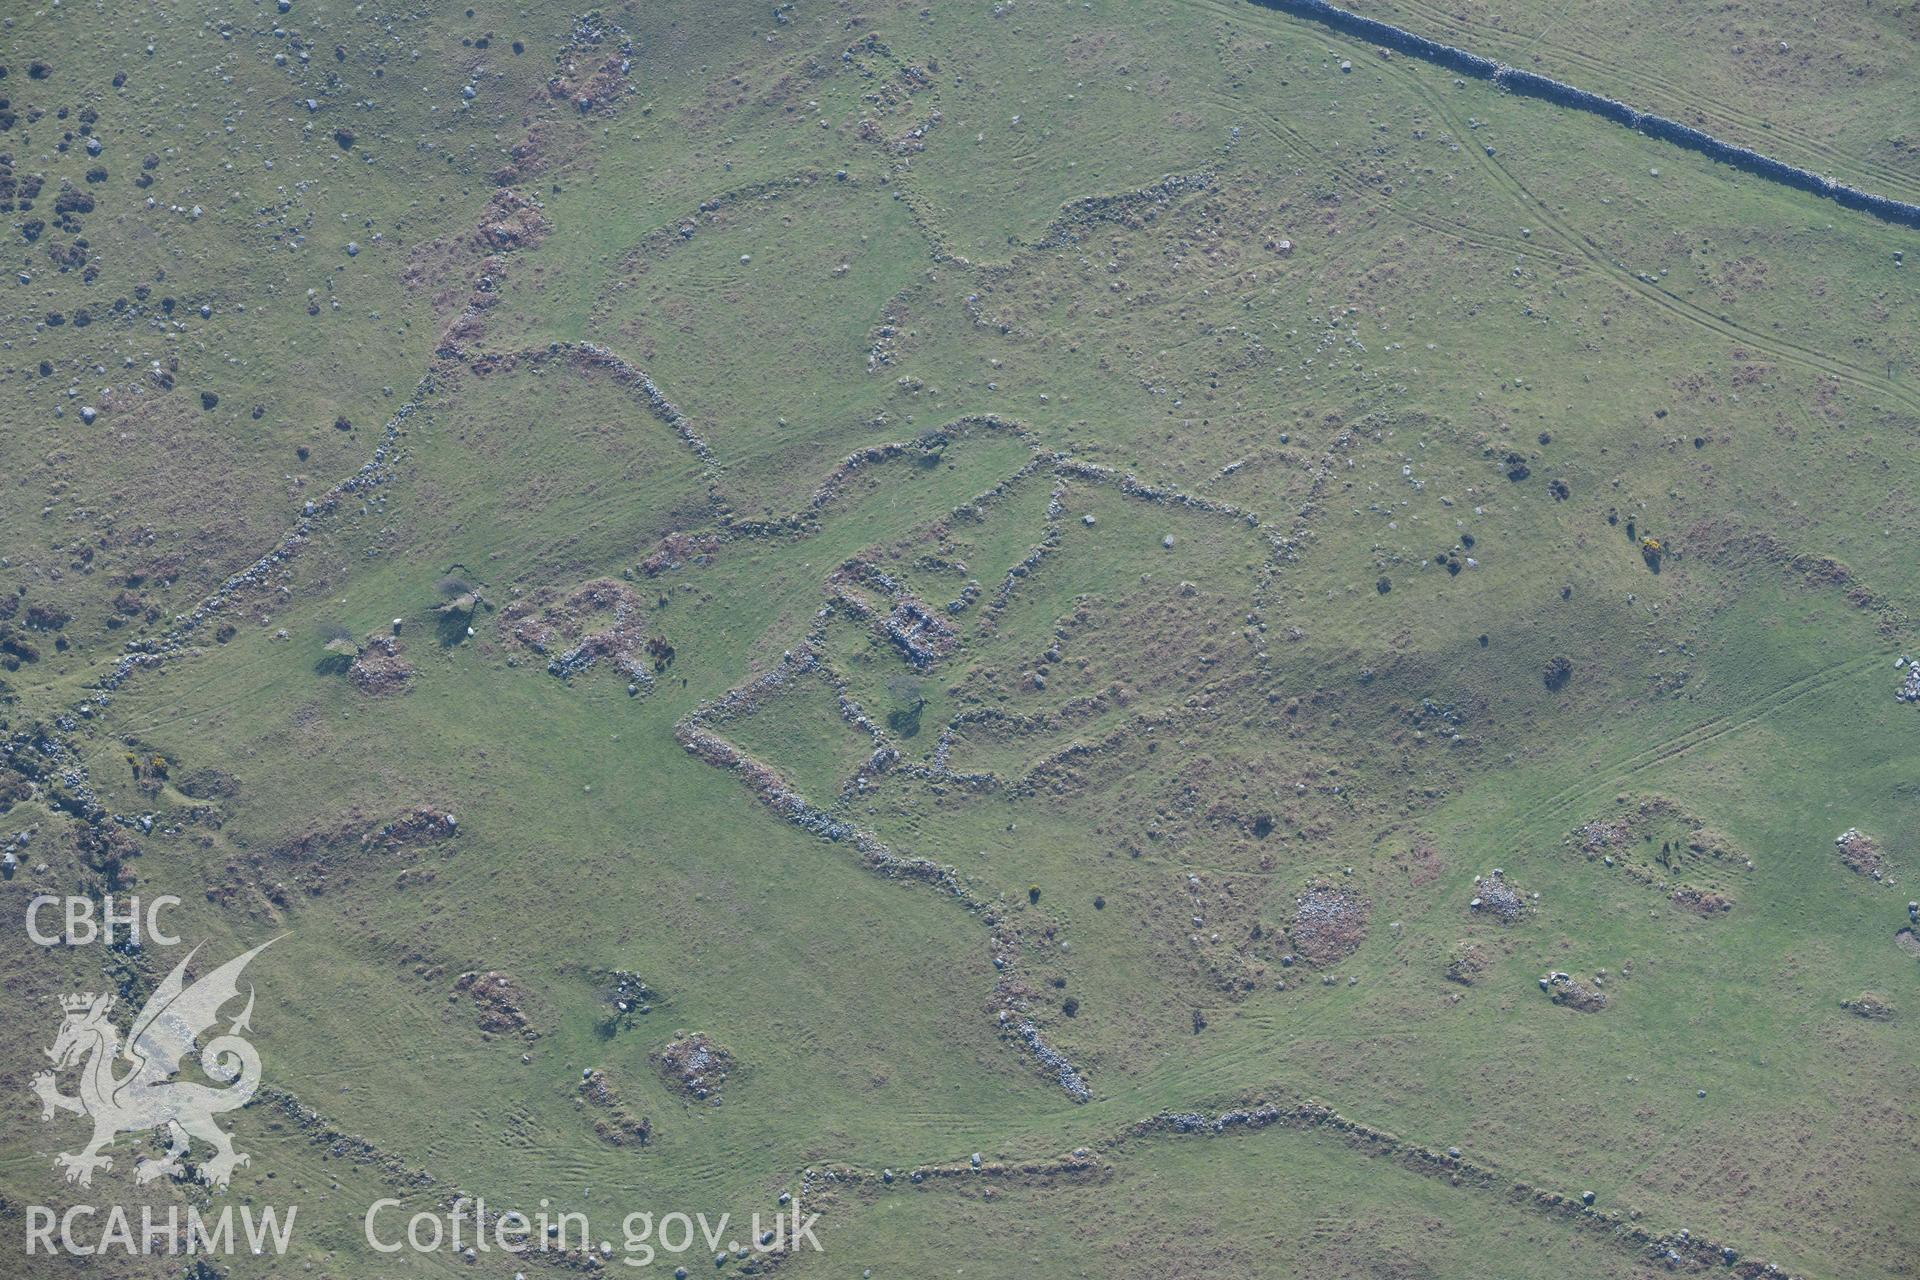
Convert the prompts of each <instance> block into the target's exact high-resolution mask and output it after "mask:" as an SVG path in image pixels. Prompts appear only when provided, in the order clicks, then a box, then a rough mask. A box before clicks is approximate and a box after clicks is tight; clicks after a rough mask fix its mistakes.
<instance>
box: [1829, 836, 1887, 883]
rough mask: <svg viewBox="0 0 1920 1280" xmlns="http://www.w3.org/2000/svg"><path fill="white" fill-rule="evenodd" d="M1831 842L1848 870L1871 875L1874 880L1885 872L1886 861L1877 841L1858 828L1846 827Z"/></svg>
mask: <svg viewBox="0 0 1920 1280" xmlns="http://www.w3.org/2000/svg"><path fill="white" fill-rule="evenodd" d="M1833 844H1834V847H1835V848H1836V849H1838V850H1839V851H1840V861H1842V862H1844V863H1846V864H1847V868H1848V870H1850V871H1854V872H1857V873H1858V874H1860V875H1863V876H1872V877H1873V878H1874V879H1875V880H1879V879H1881V878H1882V877H1883V876H1884V875H1885V874H1886V870H1887V863H1886V859H1885V858H1884V857H1883V856H1882V855H1881V852H1880V844H1879V842H1878V841H1876V840H1875V839H1874V838H1873V837H1872V836H1870V835H1867V834H1866V833H1865V832H1863V831H1861V830H1860V828H1858V827H1848V828H1847V829H1846V830H1845V831H1842V832H1841V833H1840V835H1839V837H1838V838H1837V839H1836V840H1834V842H1833Z"/></svg>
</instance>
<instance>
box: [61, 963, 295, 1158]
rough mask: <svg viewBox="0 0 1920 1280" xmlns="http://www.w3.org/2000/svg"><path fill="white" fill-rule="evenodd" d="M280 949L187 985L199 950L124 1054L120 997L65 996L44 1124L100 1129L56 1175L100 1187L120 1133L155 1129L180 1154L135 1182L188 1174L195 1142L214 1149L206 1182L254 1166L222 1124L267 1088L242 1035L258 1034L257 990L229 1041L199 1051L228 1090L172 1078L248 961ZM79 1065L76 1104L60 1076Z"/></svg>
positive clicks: (139, 1022)
mask: <svg viewBox="0 0 1920 1280" xmlns="http://www.w3.org/2000/svg"><path fill="white" fill-rule="evenodd" d="M277 941H279V939H278V938H275V939H271V940H269V941H267V942H264V943H262V944H260V945H259V946H257V947H255V948H254V949H253V950H251V951H249V952H247V953H246V954H245V955H241V956H237V957H235V958H234V959H232V960H229V961H227V963H225V964H223V965H221V966H220V967H219V968H218V969H215V970H214V971H213V972H211V973H209V974H207V975H206V976H205V977H202V978H200V979H199V980H198V981H196V982H195V983H194V984H193V985H192V986H187V985H186V969H187V965H188V964H189V963H190V962H191V961H192V960H193V957H194V955H195V954H196V953H198V952H199V950H200V948H199V947H195V948H194V949H193V950H192V951H190V952H188V953H187V958H186V959H185V960H182V961H181V962H180V963H179V965H177V966H176V967H175V968H174V970H173V972H172V973H170V974H168V975H167V978H166V981H164V982H162V983H161V984H160V985H159V987H158V988H156V989H155V990H154V993H153V995H152V996H151V997H149V998H148V1000H147V1003H146V1005H145V1006H144V1007H143V1008H142V1009H141V1010H140V1014H139V1016H138V1017H136V1018H135V1019H134V1020H133V1025H132V1026H131V1027H130V1028H129V1029H128V1033H127V1041H126V1044H125V1045H124V1047H123V1046H122V1044H121V1040H120V1032H119V1031H118V1030H117V1029H116V1028H115V1027H114V1025H113V1024H112V1023H111V1022H109V1021H108V1020H107V1011H108V1010H109V1009H111V1008H112V1007H113V996H111V995H92V994H87V995H71V996H62V997H60V1007H61V1009H62V1010H64V1011H65V1013H66V1017H65V1019H64V1020H63V1021H62V1022H61V1024H60V1034H59V1035H57V1036H56V1037H54V1041H53V1047H52V1048H51V1049H48V1050H47V1057H48V1058H50V1059H51V1060H52V1061H53V1066H54V1069H53V1070H52V1071H42V1072H41V1073H40V1074H39V1075H37V1076H35V1077H34V1078H33V1091H34V1093H35V1094H37V1095H39V1098H40V1118H41V1119H42V1120H51V1119H53V1114H54V1112H55V1111H70V1112H72V1113H73V1114H75V1115H83V1116H86V1117H88V1118H89V1119H91V1120H92V1121H93V1140H92V1141H91V1142H89V1143H87V1145H86V1149H85V1150H83V1151H81V1152H80V1154H78V1155H69V1154H68V1153H66V1152H64V1151H63V1152H61V1153H60V1154H59V1155H58V1156H57V1157H55V1158H54V1162H53V1163H54V1167H55V1168H57V1169H64V1170H65V1171H66V1175H67V1181H68V1182H71V1183H74V1184H76V1185H78V1186H82V1187H85V1186H89V1185H91V1184H92V1182H93V1174H94V1171H95V1170H96V1169H111V1168H112V1167H113V1157H112V1156H107V1155H102V1154H101V1150H102V1148H104V1147H106V1146H107V1145H108V1144H110V1143H111V1142H112V1141H113V1140H114V1138H115V1136H117V1135H119V1134H122V1133H139V1132H142V1131H144V1130H148V1129H160V1128H164V1129H165V1130H166V1131H167V1136H168V1138H169V1140H170V1142H171V1146H170V1147H169V1149H168V1151H167V1153H166V1155H164V1156H162V1157H160V1158H158V1159H153V1158H148V1159H143V1160H141V1161H139V1162H138V1163H137V1164H136V1165H135V1166H134V1173H133V1177H134V1181H135V1182H136V1183H147V1182H152V1181H153V1180H154V1179H156V1178H160V1177H165V1176H169V1175H172V1174H176V1173H179V1172H181V1170H182V1165H181V1162H180V1157H182V1156H184V1155H186V1154H187V1151H188V1148H189V1147H190V1146H191V1143H192V1140H193V1139H198V1140H199V1141H201V1142H203V1143H205V1144H207V1145H208V1146H210V1147H212V1148H213V1154H212V1155H211V1156H210V1157H208V1158H207V1159H205V1160H203V1161H202V1162H201V1164H200V1178H201V1180H202V1181H203V1182H206V1183H208V1184H209V1185H211V1186H215V1187H224V1186H226V1185H227V1182H228V1181H229V1180H230V1179H231V1178H232V1177H233V1171H234V1170H235V1169H236V1168H238V1167H239V1166H240V1165H243V1164H247V1163H248V1162H249V1160H250V1157H248V1156H246V1155H244V1154H242V1153H240V1152H237V1151H235V1150H234V1149H233V1138H232V1137H231V1135H229V1134H228V1133H227V1132H226V1130H224V1129H222V1128H221V1127H220V1126H219V1125H217V1124H215V1123H214V1117H215V1116H216V1115H218V1114H220V1113H221V1112H223V1111H232V1110H234V1109H236V1108H238V1107H243V1106H245V1105H246V1104H247V1103H248V1102H249V1101H251V1100H252V1098H253V1095H254V1093H255V1091H257V1090H258V1089H259V1087H260V1055H259V1053H257V1052H256V1051H255V1050H254V1047H253V1046H252V1045H251V1044H249V1043H248V1042H247V1041H246V1040H245V1039H243V1038H242V1037H241V1034H240V1033H241V1032H243V1031H248V1030H251V1026H250V1023H249V1020H250V1019H251V1018H252V1016H253V988H252V987H251V986H249V987H248V988H247V1005H246V1008H244V1009H242V1010H241V1011H240V1015H239V1016H238V1017H236V1018H235V1019H234V1020H233V1021H232V1022H231V1023H229V1024H228V1025H227V1030H226V1034H224V1035H216V1036H214V1037H213V1038H212V1039H211V1040H208V1041H207V1043H206V1045H205V1046H204V1047H203V1048H201V1049H200V1050H199V1052H198V1056H199V1059H200V1066H201V1069H202V1070H203V1071H204V1072H205V1073H206V1074H207V1075H208V1076H209V1077H211V1078H212V1079H214V1080H217V1081H220V1082H221V1085H222V1086H224V1087H216V1086H212V1085H205V1084H200V1083H197V1082H195V1081H190V1080H183V1081H175V1080H174V1079H173V1077H174V1076H175V1075H177V1074H178V1073H179V1071H180V1068H181V1066H182V1064H183V1062H184V1061H185V1059H186V1058H188V1057H189V1056H191V1055H193V1054H194V1052H195V1049H194V1046H195V1045H196V1043H197V1042H198V1041H199V1038H200V1036H201V1035H203V1034H204V1033H206V1032H207V1031H208V1030H210V1029H212V1028H213V1027H214V1026H215V1025H216V1024H217V1023H218V1022H219V1020H220V1010H221V1008H222V1007H223V1006H224V1005H226V1004H227V1003H228V1002H229V1001H232V1000H235V999H238V998H239V995H240V973H241V971H242V970H243V969H245V968H246V967H247V962H248V961H250V960H252V959H253V958H254V957H255V956H257V955H259V954H260V953H261V952H262V951H265V950H266V949H267V948H268V947H270V946H272V945H273V944H274V943H275V942H277ZM82 1064H84V1065H82ZM74 1066H80V1092H79V1094H78V1095H77V1096H68V1095H67V1094H63V1093H61V1092H60V1091H59V1087H58V1084H57V1080H58V1074H57V1073H59V1072H62V1071H65V1070H67V1069H68V1068H69V1067H74ZM120 1068H125V1069H124V1071H122V1070H120Z"/></svg>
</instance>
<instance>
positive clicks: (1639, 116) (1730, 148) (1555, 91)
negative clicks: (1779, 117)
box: [1253, 0, 1920, 227]
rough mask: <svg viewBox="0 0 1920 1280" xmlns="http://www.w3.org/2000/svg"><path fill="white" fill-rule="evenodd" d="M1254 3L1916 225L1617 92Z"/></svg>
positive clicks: (1342, 17)
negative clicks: (1629, 102) (1605, 93)
mask: <svg viewBox="0 0 1920 1280" xmlns="http://www.w3.org/2000/svg"><path fill="white" fill-rule="evenodd" d="M1253 3H1255V4H1258V5H1260V6H1262V7H1264V8H1268V9H1275V10H1278V11H1280V12H1281V13H1286V14H1291V15H1292V16H1294V17H1296V18H1306V19H1308V20H1310V21H1313V22H1318V23H1321V24H1322V25H1324V26H1328V27H1332V28H1333V29H1334V30H1335V31H1339V32H1342V33H1343V34H1346V35H1350V36H1355V37H1357V38H1359V39H1362V40H1367V41H1370V42H1372V43H1374V44H1377V45H1380V46H1382V47H1383V48H1387V49H1392V50H1395V51H1396V52H1399V53H1404V54H1407V55H1409V56H1410V57H1415V58H1421V59H1424V60H1425V61H1428V62H1433V63H1437V64H1438V65H1440V66H1443V67H1446V68H1448V69H1449V70H1452V71H1457V72H1459V73H1460V74H1461V75H1467V76H1472V77H1473V78H1475V79H1476V80H1490V81H1492V82H1493V83H1494V84H1496V85H1498V86H1500V87H1501V88H1502V89H1505V90H1506V91H1507V92H1509V93H1517V94H1522V95H1525V96H1526V97H1530V98H1544V99H1545V100H1547V101H1548V102H1552V103H1555V104H1557V105H1559V106H1563V107H1568V108H1571V109H1572V110H1575V111H1585V112H1589V113H1591V114H1593V115H1597V116H1600V117H1602V118H1604V119H1607V120H1611V121H1613V122H1614V123H1615V124H1619V125H1624V126H1626V127H1627V128H1629V129H1637V130H1639V131H1640V132H1641V133H1644V134H1646V135H1647V136H1648V137H1650V138H1658V139H1660V140H1661V141H1662V142H1668V143H1671V144H1673V145H1674V146H1676V147H1685V148H1686V149H1687V150H1689V151H1697V152H1699V153H1700V154H1702V155H1704V156H1707V157H1709V158H1711V159H1714V160H1717V161H1719V162H1720V163H1722V164H1728V165H1732V166H1733V167H1734V168H1736V169H1740V170H1743V171H1745V172H1747V173H1751V174H1753V175H1754V176H1755V177H1759V178H1764V179H1766V180H1767V181H1769V182H1777V183H1780V184H1781V185H1783V186H1788V187H1792V188H1794V189H1795V190H1798V191H1805V192H1808V193H1810V194H1812V195H1817V196H1821V197H1824V198H1825V199H1828V200H1832V201H1833V202H1835V203H1836V204H1840V205H1844V206H1845V207H1846V208H1849V209H1855V210H1858V211H1860V212H1862V213H1870V214H1873V215H1874V216H1875V217H1879V218H1884V219H1885V220H1887V221H1888V222H1893V223H1898V224H1899V225H1901V226H1907V227H1920V204H1911V203H1909V202H1907V201H1905V200H1895V199H1893V198H1892V197H1890V196H1882V195H1875V194H1874V193H1873V192H1870V191H1861V190H1860V189H1858V188H1857V187H1851V186H1848V185H1847V184H1845V183H1842V182H1835V181H1834V180H1833V179H1832V178H1828V177H1825V176H1823V175H1821V174H1817V173H1814V172H1812V171H1811V170H1808V169H1802V168H1799V167H1798V166H1796V165H1791V164H1788V163H1787V162H1786V161H1784V160H1779V159H1776V158H1774V157H1772V156H1768V155H1762V154H1761V153H1760V152H1758V151H1755V150H1753V149H1752V148H1751V147H1743V146H1739V145H1738V144H1736V143H1731V142H1727V141H1725V140H1724V139H1721V138H1716V137H1714V136H1713V135H1712V134H1710V133H1707V132H1706V131H1705V130H1702V129H1696V128H1694V127H1693V126H1692V125H1686V124H1681V123H1680V122H1679V121H1678V120H1670V119H1668V118H1667V117H1665V116H1661V115H1655V114H1654V113H1652V112H1650V111H1640V110H1638V109H1636V108H1634V107H1631V106H1628V105H1627V104H1626V103H1624V102H1620V101H1618V100H1617V99H1614V98H1608V97H1605V96H1603V95H1601V94H1597V93H1590V92H1588V91H1587V90H1585V89H1581V88H1579V87H1577V86H1575V85H1570V84H1567V83H1565V82H1564V81H1560V80H1555V79H1553V78H1551V77H1549V76H1543V75H1539V74H1537V73H1536V72H1532V71H1522V70H1520V69H1519V68H1517V67H1509V66H1506V65H1504V64H1502V63H1499V62H1495V61H1494V60H1493V59H1491V58H1487V57H1482V56H1481V55H1480V54H1477V53H1473V52H1470V51H1469V50H1466V49H1461V48H1457V47H1456V46H1454V45H1450V44H1442V43H1440V42H1439V41H1437V40H1429V39H1427V38H1426V37H1425V36H1420V35H1415V34H1414V33H1413V32H1411V31H1407V30H1404V29H1402V28H1400V27H1396V26H1393V25H1392V24H1391V23H1386V22H1381V21H1379V20H1378V19H1375V18H1366V17H1362V16H1361V15H1359V14H1357V13H1352V12H1349V11H1348V10H1346V9H1342V8H1339V7H1338V6H1336V5H1331V4H1328V3H1326V0H1253Z"/></svg>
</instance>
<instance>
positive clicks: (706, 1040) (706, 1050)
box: [653, 1031, 734, 1105]
mask: <svg viewBox="0 0 1920 1280" xmlns="http://www.w3.org/2000/svg"><path fill="white" fill-rule="evenodd" d="M653 1061H654V1065H655V1066H657V1067H658V1068H659V1069H660V1075H661V1078H662V1079H664V1080H665V1081H666V1082H667V1084H668V1085H669V1086H670V1087H671V1088H673V1089H676V1090H678V1091H679V1092H681V1093H683V1094H685V1095H686V1096H687V1097H689V1098H693V1099H696V1100H698V1101H701V1102H711V1103H713V1104H715V1105H718V1104H719V1102H720V1088H721V1086H722V1085H724V1084H725V1083H726V1082H727V1077H728V1076H729V1075H730V1074H732V1072H733V1065H734V1063H733V1055H732V1054H731V1053H729V1052H728V1051H727V1050H725V1049H723V1048H721V1047H720V1046H719V1045H718V1044H716V1043H714V1041H713V1039H712V1038H711V1037H709V1036H708V1035H707V1034H706V1033H704V1032H700V1031H695V1032H691V1033H679V1034H676V1035H675V1036H674V1038H673V1039H672V1040H671V1041H669V1042H668V1044H667V1045H666V1047H665V1048H663V1049H661V1050H660V1051H659V1052H657V1053H655V1054H654V1055H653Z"/></svg>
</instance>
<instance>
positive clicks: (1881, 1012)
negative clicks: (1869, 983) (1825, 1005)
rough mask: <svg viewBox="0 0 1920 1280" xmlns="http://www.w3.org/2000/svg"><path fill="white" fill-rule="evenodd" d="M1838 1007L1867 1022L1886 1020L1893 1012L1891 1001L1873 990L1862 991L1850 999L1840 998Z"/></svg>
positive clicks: (1891, 1016) (1890, 1017) (1888, 1019)
mask: <svg viewBox="0 0 1920 1280" xmlns="http://www.w3.org/2000/svg"><path fill="white" fill-rule="evenodd" d="M1840 1007H1841V1008H1842V1009H1845V1010H1846V1011H1847V1012H1848V1013H1851V1014H1853V1015H1854V1016H1855V1017H1860V1018H1865V1019H1866V1020H1867V1021H1868V1022H1887V1021H1890V1020H1891V1019H1892V1018H1893V1014H1894V1006H1893V1001H1891V1000H1889V999H1887V998H1886V997H1885V996H1883V995H1880V994H1879V993H1877V992H1873V991H1862V992H1861V993H1860V994H1859V995H1857V996H1855V997H1854V998H1853V999H1851V1000H1842V1001H1841V1002H1840Z"/></svg>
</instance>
